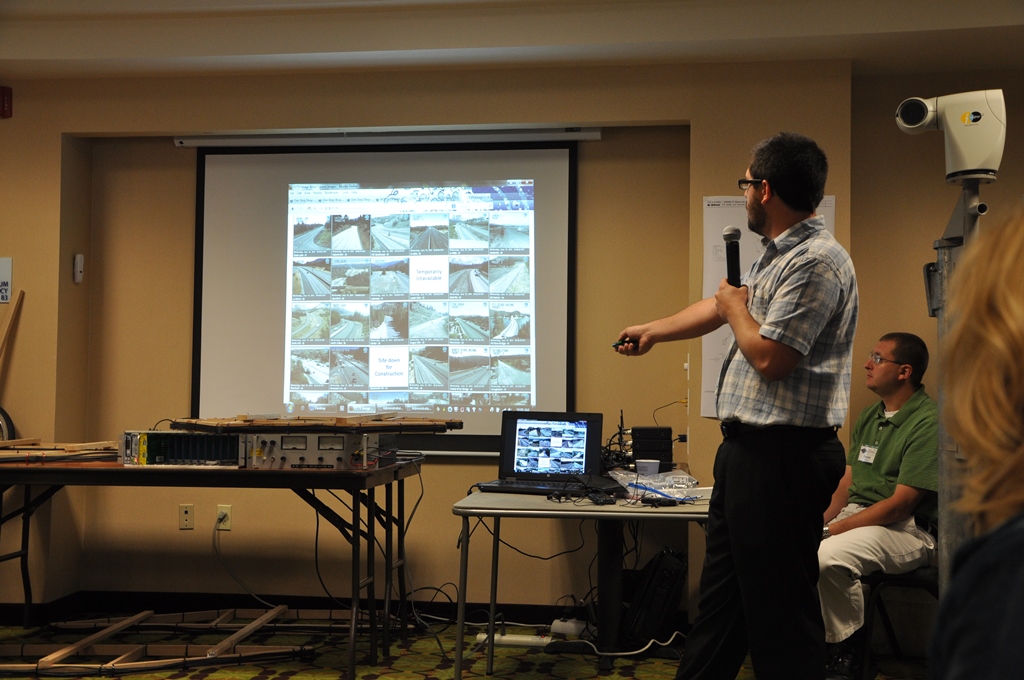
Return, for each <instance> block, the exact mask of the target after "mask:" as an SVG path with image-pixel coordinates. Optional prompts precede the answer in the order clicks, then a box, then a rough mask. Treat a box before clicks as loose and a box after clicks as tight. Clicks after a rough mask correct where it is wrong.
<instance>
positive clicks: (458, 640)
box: [454, 516, 469, 680]
mask: <svg viewBox="0 0 1024 680" xmlns="http://www.w3.org/2000/svg"><path fill="white" fill-rule="evenodd" d="M460 543H461V544H462V553H461V554H460V555H459V593H458V606H457V609H456V621H455V674H454V680H462V648H463V643H464V641H465V636H466V572H467V571H468V570H469V517H468V516H465V517H463V518H462V537H461V540H460Z"/></svg>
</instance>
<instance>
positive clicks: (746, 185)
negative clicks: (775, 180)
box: [736, 177, 764, 191]
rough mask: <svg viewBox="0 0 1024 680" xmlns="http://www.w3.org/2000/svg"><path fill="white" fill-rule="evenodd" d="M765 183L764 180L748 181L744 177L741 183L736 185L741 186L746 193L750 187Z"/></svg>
mask: <svg viewBox="0 0 1024 680" xmlns="http://www.w3.org/2000/svg"><path fill="white" fill-rule="evenodd" d="M763 181H764V180H763V179H747V178H745V177H744V178H743V179H741V180H740V181H738V182H736V184H737V186H739V188H740V190H741V191H746V190H747V189H748V188H749V187H752V186H757V185H758V184H760V183H761V182H763Z"/></svg>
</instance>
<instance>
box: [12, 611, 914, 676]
mask: <svg viewBox="0 0 1024 680" xmlns="http://www.w3.org/2000/svg"><path fill="white" fill-rule="evenodd" d="M431 628H432V630H427V629H426V628H421V629H420V630H418V631H415V632H413V633H410V635H409V638H408V640H407V641H404V642H403V641H401V640H397V639H396V640H393V642H392V648H391V654H390V656H387V657H384V655H383V653H382V651H381V653H380V656H379V658H378V663H377V665H369V663H368V661H369V659H368V654H369V645H368V642H367V641H366V640H365V639H364V637H365V636H360V637H359V639H358V642H357V663H358V672H357V677H358V678H360V679H362V680H376V679H377V678H387V679H389V680H419V679H424V678H431V679H434V678H439V679H449V678H453V675H454V658H453V656H452V651H453V650H454V648H455V627H454V626H452V625H448V624H438V625H433V626H431ZM478 630H481V629H480V628H474V629H473V630H467V635H466V638H467V640H474V641H475V636H476V632H477V631H478ZM507 632H508V633H519V634H528V635H535V634H538V633H544V631H543V630H540V629H530V628H511V627H510V628H508V629H507ZM89 634H90V632H89V631H85V632H79V631H70V632H69V631H66V630H57V629H54V628H51V627H46V628H35V629H23V628H16V627H7V628H2V627H0V666H8V667H9V666H10V665H11V664H14V663H18V662H20V663H26V662H32V663H34V662H35V660H36V659H38V658H40V657H39V656H36V657H33V658H29V657H14V656H11V645H22V644H30V643H61V644H72V643H74V642H76V641H80V640H82V639H83V638H84V637H86V636H87V635H89ZM224 638H225V634H223V633H217V634H213V635H211V634H185V633H182V632H180V631H177V632H175V631H164V632H158V631H142V632H140V631H137V630H131V629H128V630H126V631H125V632H123V633H121V634H120V635H119V637H118V638H117V640H116V642H117V643H119V644H129V643H131V644H143V643H144V644H148V645H166V644H179V645H180V644H183V643H184V642H189V641H190V642H191V643H194V644H197V645H211V644H217V643H218V642H220V641H222V640H223V639H224ZM563 639H564V638H562V637H561V636H554V638H553V641H554V642H556V643H557V642H559V641H560V640H563ZM248 642H252V643H258V644H261V645H278V646H297V647H299V648H300V651H299V652H298V653H296V654H289V655H288V656H290V657H292V658H282V659H275V660H259V661H249V662H243V663H241V664H238V663H236V664H232V665H221V666H205V667H190V668H184V669H183V668H181V667H178V668H173V669H169V670H161V671H141V672H133V673H131V674H130V675H128V676H127V677H130V678H137V679H138V680H158V679H159V680H171V679H174V680H177V679H187V680H200V679H206V678H209V679H211V680H277V679H280V680H284V679H286V678H287V679H292V678H294V679H297V680H314V679H315V680H326V679H329V678H345V677H346V675H347V673H346V670H345V669H346V667H347V643H348V636H347V631H346V630H343V629H339V630H337V632H336V633H333V634H331V633H322V632H319V633H313V632H294V631H287V632H281V631H278V632H272V631H266V632H264V633H261V634H259V636H258V637H254V638H252V639H250V640H249V641H248ZM471 644H472V643H471ZM553 646H554V645H553ZM577 646H578V645H577ZM562 647H563V648H564V647H565V645H564V644H563V645H562ZM180 654H181V655H184V652H181V653H180ZM657 654H658V656H652V655H644V656H639V657H635V656H626V657H615V658H610V657H606V661H605V663H604V664H599V662H598V658H597V657H596V656H594V655H593V654H589V653H588V654H582V653H561V652H557V653H553V652H550V651H546V650H545V649H543V648H524V647H496V648H495V660H494V677H497V678H516V679H517V680H518V679H530V678H562V679H571V678H597V677H601V678H611V679H614V678H635V679H638V680H671V679H672V678H674V677H675V672H676V667H677V665H678V660H677V656H678V649H676V648H672V647H666V648H662V649H661V650H660V651H659V652H658V653H657ZM661 657H667V658H661ZM108 661H110V659H109V658H104V659H99V662H108ZM62 663H64V664H74V663H83V664H84V663H94V664H95V663H97V659H96V658H93V657H73V658H69V659H65V660H63V661H62ZM878 665H879V669H880V673H879V678H882V679H884V680H920V679H922V678H925V677H926V671H925V666H924V662H923V661H922V660H912V661H907V662H899V661H896V660H894V659H888V658H882V659H879V664H878ZM601 666H604V668H603V669H602V668H601ZM463 669H464V671H465V676H466V677H473V678H477V677H486V676H487V675H486V672H487V659H486V653H485V650H483V649H479V650H473V649H470V650H467V654H466V656H465V658H464V661H463ZM46 675H60V676H61V677H82V678H84V677H95V676H96V673H95V672H94V671H89V670H87V669H85V668H81V667H79V668H75V667H73V666H71V667H66V668H61V669H60V672H59V673H44V672H39V673H34V672H31V671H20V672H16V671H12V670H6V671H3V670H0V677H7V678H31V677H36V678H38V677H43V676H46ZM106 675H108V676H109V675H117V673H109V672H108V673H106ZM737 678H738V679H739V680H753V678H754V674H753V671H752V670H751V668H750V664H749V661H748V662H747V663H745V664H744V666H743V668H742V670H741V671H740V674H739V675H738V676H737Z"/></svg>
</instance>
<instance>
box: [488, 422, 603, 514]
mask: <svg viewBox="0 0 1024 680" xmlns="http://www.w3.org/2000/svg"><path fill="white" fill-rule="evenodd" d="M602 425H603V416H602V414H600V413H563V412H550V411H503V412H502V414H501V448H500V450H499V451H498V477H499V478H498V479H496V480H494V481H493V482H483V483H480V484H477V485H476V486H477V488H479V489H480V490H481V491H497V492H501V493H528V494H541V495H547V494H551V493H556V492H561V493H569V494H572V495H582V494H585V493H587V492H589V491H604V492H606V493H613V492H615V491H618V490H621V489H622V487H621V486H620V485H619V484H617V483H616V482H615V480H613V479H610V478H608V477H603V476H601V440H602V436H603V434H602Z"/></svg>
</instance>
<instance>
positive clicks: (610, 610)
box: [597, 519, 624, 670]
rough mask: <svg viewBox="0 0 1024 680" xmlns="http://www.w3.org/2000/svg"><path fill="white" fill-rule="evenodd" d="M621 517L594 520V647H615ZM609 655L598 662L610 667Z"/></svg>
mask: <svg viewBox="0 0 1024 680" xmlns="http://www.w3.org/2000/svg"><path fill="white" fill-rule="evenodd" d="M623 526H624V522H623V521H622V520H607V519H605V520H598V522H597V647H598V649H599V650H600V651H602V652H614V651H617V649H618V637H619V626H620V624H621V620H622V529H623ZM612 659H613V657H608V656H602V657H600V661H599V664H598V666H599V667H600V668H601V669H602V670H610V669H611V668H612V666H613V665H614V661H613V660H612Z"/></svg>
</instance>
